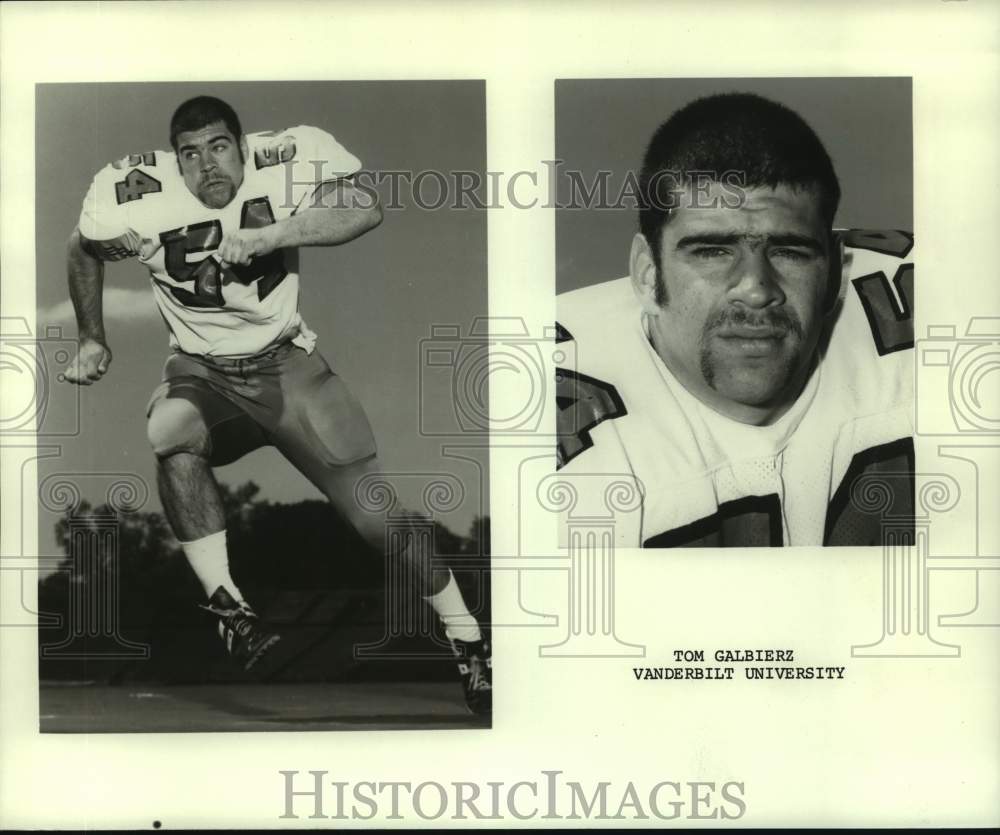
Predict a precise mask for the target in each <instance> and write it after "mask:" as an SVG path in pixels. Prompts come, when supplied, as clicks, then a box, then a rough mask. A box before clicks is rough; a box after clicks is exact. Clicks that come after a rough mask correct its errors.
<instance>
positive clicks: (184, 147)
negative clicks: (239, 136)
mask: <svg viewBox="0 0 1000 835" xmlns="http://www.w3.org/2000/svg"><path fill="white" fill-rule="evenodd" d="M220 139H222V140H225V141H226V142H232V139H230V138H229V136H228V135H226V134H224V133H220V134H218V135H217V136H213V137H212V138H211V139H208V140H206V141H205V142H202V143H199V144H201V145H214V144H215V143H216V142H218V141H219V140H220ZM197 150H198V145H196V144H194V143H193V142H189V143H187V144H186V145H181V146H180V147H179V148H178V149H177V153H179V154H183V153H184V152H185V151H197Z"/></svg>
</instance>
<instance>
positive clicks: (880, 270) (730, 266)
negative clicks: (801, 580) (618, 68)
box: [557, 94, 914, 548]
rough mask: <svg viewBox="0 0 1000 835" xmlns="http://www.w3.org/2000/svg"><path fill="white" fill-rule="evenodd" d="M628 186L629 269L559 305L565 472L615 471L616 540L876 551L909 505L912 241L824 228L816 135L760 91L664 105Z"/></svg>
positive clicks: (829, 222) (831, 199)
mask: <svg viewBox="0 0 1000 835" xmlns="http://www.w3.org/2000/svg"><path fill="white" fill-rule="evenodd" d="M640 191H641V192H642V196H643V202H642V205H641V207H640V212H639V232H638V234H636V235H635V237H634V240H633V242H632V249H631V255H630V262H629V265H630V275H629V277H627V278H623V279H619V280H617V281H610V282H606V283H603V284H598V285H595V286H591V287H586V288H583V289H580V290H576V291H574V292H570V293H566V294H563V295H561V296H560V297H559V299H558V302H557V309H558V318H559V323H560V326H559V328H557V340H558V341H560V342H561V343H562V345H561V346H560V349H561V351H562V353H563V354H565V355H566V356H567V357H571V358H573V362H572V363H570V362H567V363H566V365H567V366H568V367H566V368H563V369H560V370H559V372H558V380H557V389H558V391H557V395H558V431H559V441H558V465H559V466H560V467H561V475H564V476H565V477H566V479H567V480H568V481H570V482H573V483H575V486H576V489H578V490H583V491H586V490H587V485H588V484H594V485H599V486H600V487H601V489H604V488H606V487H607V483H610V482H608V480H609V479H625V480H626V484H628V485H629V486H630V487H631V488H632V489H633V490H634V491H635V493H636V495H638V497H639V501H638V502H637V504H638V507H637V508H629V507H625V508H622V509H620V510H615V508H613V507H610V506H607V505H605V504H602V506H601V508H599V509H597V510H595V508H594V507H593V506H592V507H591V508H590V512H591V513H592V514H599V513H606V514H608V515H609V516H614V517H615V522H616V525H615V536H616V542H617V543H618V544H620V545H626V546H635V547H652V548H666V547H695V546H778V545H820V544H823V545H862V544H879V543H881V541H882V533H883V532H882V530H881V523H882V521H883V518H882V517H881V516H880V515H879V512H881V513H882V514H884V515H885V517H889V516H892V517H895V519H897V520H906V519H907V518H908V517H912V513H913V466H914V462H913V441H912V434H913V415H912V412H913V374H914V366H913V357H912V350H911V349H912V347H913V331H912V315H913V253H912V251H911V250H912V246H913V238H912V236H911V235H910V234H908V233H905V232H897V231H889V232H871V231H858V230H852V231H846V232H843V231H834V229H833V219H834V215H835V213H836V211H837V205H838V202H839V199H840V186H839V184H838V180H837V176H836V174H835V172H834V169H833V165H832V163H831V160H830V157H829V156H828V155H827V152H826V150H825V149H824V147H823V145H822V143H821V142H820V140H819V138H818V137H817V136H816V135H815V133H814V132H813V131H812V129H811V128H810V127H809V126H808V125H807V124H806V123H805V122H804V121H803V120H802V118H801V117H800V116H798V114H796V113H794V112H793V111H791V110H789V109H788V108H786V107H784V106H782V105H780V104H777V103H775V102H771V101H768V100H766V99H763V98H761V97H759V96H755V95H748V94H726V95H718V96H712V97H708V98H704V99H699V100H697V101H695V102H692V103H690V104H689V105H687V106H686V107H684V108H682V109H681V110H679V111H677V112H676V113H675V114H674V115H673V116H671V117H670V119H668V120H667V121H666V122H665V123H664V124H663V125H662V126H661V127H660V128H659V129H658V130H657V131H656V133H655V135H654V136H653V138H652V140H651V142H650V144H649V147H648V150H647V152H646V155H645V159H644V162H643V168H642V172H641V175H640ZM595 474H596V475H603V476H606V478H605V479H604V481H603V482H602V480H601V479H594V478H592V476H593V475H595ZM584 476H587V477H584ZM862 478H864V479H865V480H863V481H859V479H862ZM606 482H607V483H606ZM852 490H854V495H853V497H852ZM873 490H874V491H875V492H872V491H873ZM866 491H867V493H866ZM859 496H860V498H859ZM591 499H595V497H593V496H592V497H591ZM601 499H602V497H600V496H597V497H596V500H598V501H600V500H601ZM868 511H872V512H868ZM876 511H878V512H876ZM909 524H910V526H911V528H912V520H911V521H910V523H909ZM904 527H905V525H904Z"/></svg>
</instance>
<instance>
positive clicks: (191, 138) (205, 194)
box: [177, 121, 247, 209]
mask: <svg viewBox="0 0 1000 835" xmlns="http://www.w3.org/2000/svg"><path fill="white" fill-rule="evenodd" d="M246 150H247V149H246V140H245V139H243V138H241V139H240V140H239V141H238V142H237V140H236V137H235V136H233V135H232V134H231V133H230V132H229V128H227V127H226V125H225V122H221V121H219V122H212V123H211V124H210V125H206V126H205V127H203V128H200V129H198V130H191V131H184V132H183V133H180V134H178V135H177V162H178V164H179V165H180V168H181V174H182V175H183V176H184V183H185V185H187V187H188V190H189V191H190V192H191V193H192V194H193V195H194V196H195V197H197V198H198V199H199V200H200V201H201V202H202V203H204V204H205V205H206V206H208V207H209V208H210V209H221V208H223V207H224V206H227V205H228V204H229V202H230V201H231V200H232V199H233V197H235V196H236V192H237V190H238V189H239V187H240V185H241V184H242V182H243V160H244V158H245V156H246Z"/></svg>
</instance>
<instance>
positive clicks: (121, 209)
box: [79, 165, 129, 241]
mask: <svg viewBox="0 0 1000 835" xmlns="http://www.w3.org/2000/svg"><path fill="white" fill-rule="evenodd" d="M116 178H117V179H121V172H120V171H117V170H116V169H115V168H114V166H112V165H107V166H105V167H104V168H102V169H101V170H100V171H98V172H97V175H96V176H95V177H94V179H93V180H92V181H91V183H90V188H89V189H88V190H87V195H86V197H84V198H83V206H82V208H81V210H80V223H79V226H80V234H81V235H83V237H85V238H87V239H88V240H91V241H112V240H115V239H116V238H120V237H122V236H123V235H125V233H126V232H128V230H129V221H128V209H127V206H128V203H127V202H119V201H118V199H117V196H116V191H115V181H116Z"/></svg>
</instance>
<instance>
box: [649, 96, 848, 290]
mask: <svg viewBox="0 0 1000 835" xmlns="http://www.w3.org/2000/svg"><path fill="white" fill-rule="evenodd" d="M662 172H673V175H674V176H675V177H676V179H675V180H674V181H673V182H674V184H675V185H678V184H679V185H684V183H685V182H689V181H690V179H691V175H692V174H694V173H697V174H699V176H705V173H706V172H707V175H708V177H709V179H711V180H719V179H720V178H722V177H723V175H725V174H727V173H728V174H732V173H734V172H736V173H737V174H738V176H739V177H740V180H739V184H740V185H741V186H743V187H746V188H754V187H758V186H770V187H771V188H774V187H775V186H777V185H779V184H781V185H790V186H795V187H799V188H809V187H816V186H818V187H819V191H820V200H821V211H822V212H823V218H824V220H825V221H826V224H827V227H828V228H831V229H832V227H833V218H834V215H835V214H836V213H837V205H838V204H839V203H840V184H839V183H838V182H837V175H836V173H835V172H834V170H833V163H832V162H831V161H830V156H829V155H828V154H827V152H826V149H825V148H824V147H823V143H822V142H820V140H819V137H818V136H816V134H815V133H814V132H813V129H812V128H810V127H809V125H807V124H806V123H805V121H804V120H803V119H802V117H801V116H799V115H798V114H797V113H796V112H795V111H793V110H791V109H789V108H787V107H785V106H784V105H782V104H778V103H777V102H773V101H770V100H768V99H765V98H763V97H761V96H757V95H754V94H752V93H724V94H720V95H714V96H708V97H706V98H701V99H697V100H695V101H693V102H691V103H690V104H688V105H685V106H684V107H682V108H681V109H680V110H678V111H676V112H675V113H674V114H673V115H672V116H671V117H670V118H669V119H667V121H666V122H664V123H663V124H662V125H660V127H659V128H658V129H657V131H656V133H655V134H653V138H652V140H651V141H650V143H649V147H648V148H647V150H646V156H645V158H644V159H643V163H642V172H641V173H640V175H639V185H640V191H641V195H642V204H641V206H640V209H639V231H641V232H642V234H643V236H644V237H645V238H646V242H647V243H648V244H649V248H650V250H651V251H652V253H653V261H654V263H655V265H656V268H657V272H659V269H660V233H661V230H662V228H663V225H664V224H665V223H666V222H667V220H668V219H669V216H670V199H669V198H666V199H665V198H664V195H663V194H661V193H660V194H658V193H656V192H657V191H658V190H659V189H660V187H661V186H662V184H663V182H664V179H665V178H664V177H663V176H658V175H660V174H662ZM678 180H679V181H680V182H679V183H678Z"/></svg>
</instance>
